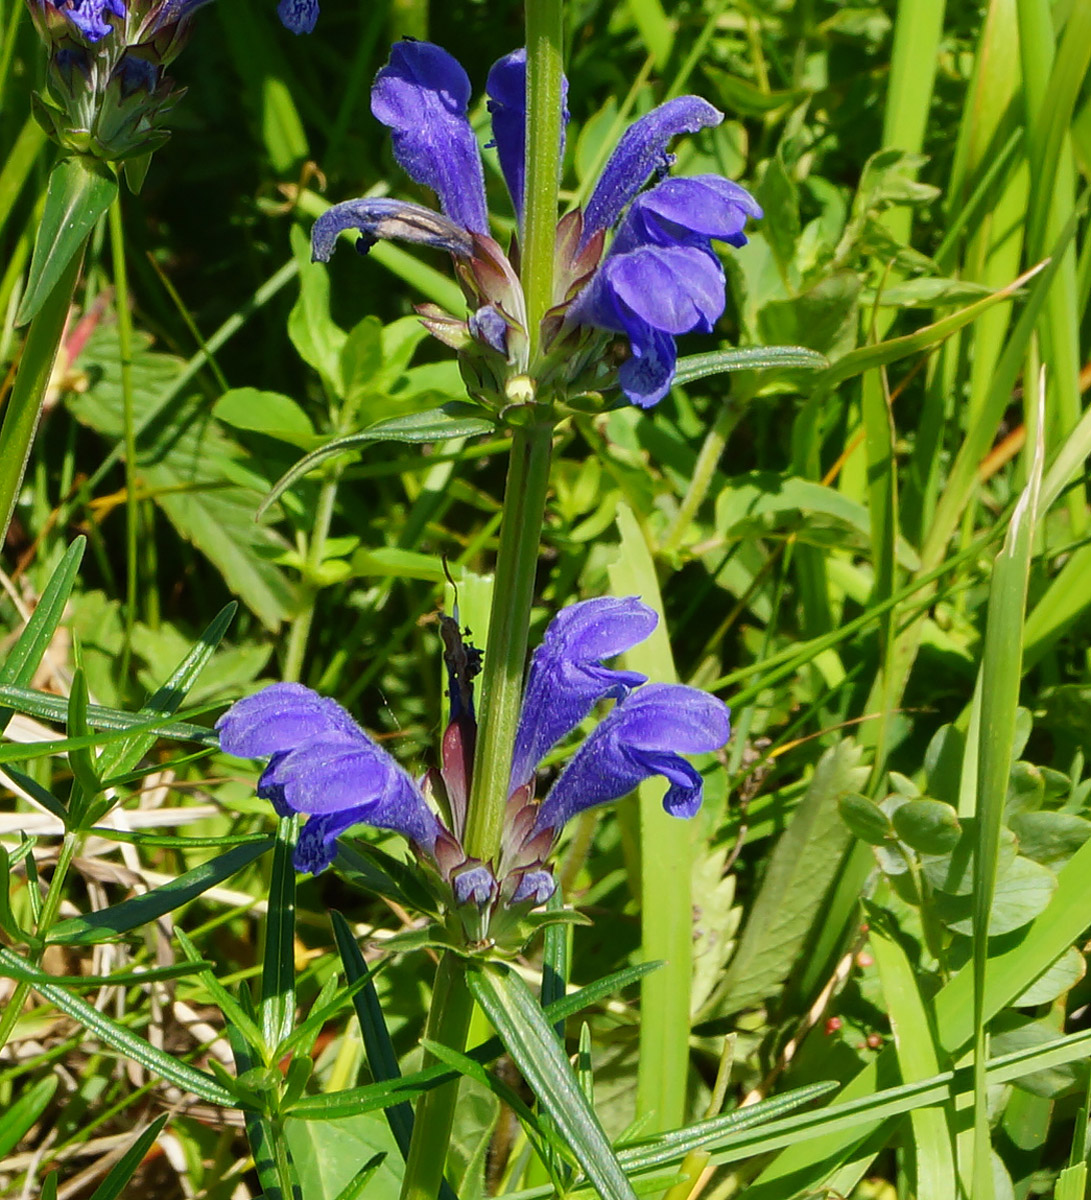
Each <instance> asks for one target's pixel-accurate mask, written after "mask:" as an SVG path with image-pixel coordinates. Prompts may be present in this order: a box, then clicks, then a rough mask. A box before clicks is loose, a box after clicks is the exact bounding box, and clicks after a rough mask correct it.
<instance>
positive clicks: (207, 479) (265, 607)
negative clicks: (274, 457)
mask: <svg viewBox="0 0 1091 1200" xmlns="http://www.w3.org/2000/svg"><path fill="white" fill-rule="evenodd" d="M148 345H149V339H148V338H147V337H143V338H139V337H138V338H137V339H136V350H135V353H134V359H133V368H132V370H133V392H134V402H135V408H136V419H137V422H138V424H139V422H140V419H141V416H142V414H143V413H144V412H147V411H149V410H150V409H152V408H153V406H154V404H155V401H156V397H157V396H158V395H159V394H160V393H161V392H163V391H164V390H166V389H167V388H168V387H170V386H171V384H172V382H173V380H174V379H176V378H177V376H178V375H179V374H180V372H181V370H182V366H183V364H182V362H181V360H179V359H177V358H174V357H173V356H171V355H166V354H157V353H152V352H151V351H149V350H148ZM80 362H81V365H82V366H83V367H84V369H85V370H86V371H87V373H88V375H89V376H90V379H91V382H90V386H89V387H88V388H87V390H86V391H85V392H82V393H79V394H74V395H71V396H69V398H68V405H69V407H70V408H71V410H72V412H73V413H74V414H75V416H76V418H77V419H78V420H79V421H81V422H82V423H83V424H85V425H88V426H90V427H91V428H92V429H94V430H95V431H96V432H97V433H101V434H103V435H104V436H105V437H106V438H108V439H109V440H111V441H120V440H121V438H122V435H123V430H124V420H123V416H122V413H123V404H122V392H121V367H120V354H119V351H118V348H117V339H116V336H115V335H114V334H113V333H112V332H109V331H102V330H100V331H97V332H96V333H95V334H94V335H93V336H92V337H91V339H90V340H89V342H88V345H87V348H86V350H85V351H84V354H83V355H82V356H81V360H80ZM244 458H245V454H244V452H243V451H242V449H241V448H240V447H239V446H238V445H237V444H236V443H235V442H233V441H232V440H231V439H230V438H229V437H228V436H227V435H226V434H225V433H224V431H223V429H222V428H221V426H220V425H219V423H218V422H216V421H215V420H213V419H212V418H211V417H210V416H209V415H208V413H207V411H206V405H205V401H204V400H203V399H202V398H201V397H199V396H190V397H188V398H186V399H184V400H181V401H180V402H178V403H177V404H172V405H170V406H168V408H167V410H166V411H165V412H163V413H162V414H161V415H160V416H158V417H156V418H155V420H153V421H152V423H151V425H150V426H149V427H148V429H146V430H145V431H144V433H143V434H142V435H141V436H140V439H139V442H138V461H137V474H138V476H139V478H140V479H141V481H142V482H143V484H144V486H145V487H146V488H147V489H148V492H149V494H150V496H151V498H152V499H153V500H154V501H155V502H156V504H157V505H158V506H159V507H160V508H161V509H162V511H163V513H164V514H165V515H166V517H167V519H168V520H169V521H170V522H171V524H172V525H173V526H174V527H175V529H176V530H177V531H178V533H179V534H180V535H181V536H182V537H183V538H184V539H185V540H186V541H188V542H192V543H193V545H194V546H196V547H197V549H198V550H200V551H201V553H202V554H204V555H205V556H206V557H207V558H208V559H209V560H210V561H211V562H212V563H213V565H214V566H215V567H216V568H217V570H219V572H220V573H221V574H222V575H223V578H224V582H225V583H226V584H227V586H228V587H229V588H230V589H231V591H232V592H234V593H235V594H236V595H237V596H238V597H239V599H240V600H242V602H243V603H244V604H245V605H246V606H247V608H249V609H250V611H251V612H253V613H254V614H255V616H257V617H258V618H259V619H260V620H261V622H262V624H263V625H265V626H266V628H268V629H276V628H277V627H278V626H279V625H280V623H281V622H282V621H283V620H284V619H285V618H286V617H287V616H288V615H289V613H290V612H292V611H293V609H294V607H295V588H294V587H293V586H292V584H291V583H289V581H288V579H287V577H286V576H285V575H284V573H283V572H282V571H281V569H280V568H279V567H278V566H276V565H275V563H274V562H273V561H272V560H273V559H274V558H275V557H276V556H278V555H280V554H282V553H283V552H284V551H285V550H286V549H287V548H288V547H287V543H286V542H284V540H283V539H282V538H281V537H280V536H279V535H278V534H276V533H274V532H273V531H272V530H270V529H267V528H265V527H264V526H261V525H258V524H257V523H256V522H255V520H254V512H255V510H256V508H257V506H258V503H259V502H260V499H261V497H260V495H258V493H256V492H250V491H248V490H246V489H245V488H242V487H238V486H236V485H233V484H229V483H227V482H226V475H227V469H228V466H229V464H231V463H232V462H237V461H239V460H241V459H244Z"/></svg>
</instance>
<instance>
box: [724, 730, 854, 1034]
mask: <svg viewBox="0 0 1091 1200" xmlns="http://www.w3.org/2000/svg"><path fill="white" fill-rule="evenodd" d="M861 753H862V752H861V749H860V747H859V746H857V745H856V744H855V743H854V742H852V741H849V740H845V741H841V742H838V743H837V745H835V746H832V747H831V748H830V749H829V750H827V751H826V753H825V754H823V755H822V758H821V759H820V760H819V763H818V766H817V767H816V768H815V773H814V776H813V777H812V779H811V782H810V784H809V786H808V788H807V792H806V794H805V795H804V797H803V799H802V800H801V801H800V804H799V807H798V808H797V809H796V810H795V812H794V813H793V814H792V819H791V822H790V824H789V826H788V828H787V829H786V830H785V832H784V833H783V834H782V835H781V838H780V840H779V841H778V842H777V845H776V848H775V849H774V850H773V853H772V855H771V857H770V858H769V864H768V867H767V868H766V872H765V877H764V879H763V880H762V885H761V888H760V890H759V891H758V895H757V898H756V899H755V901H754V904H753V906H752V908H751V910H750V914H749V917H748V919H747V922H746V926H745V927H744V929H743V933H742V937H741V938H740V940H739V946H738V949H737V950H736V951H735V955H734V957H733V958H732V960H731V962H730V963H729V965H728V968H727V973H726V975H725V977H724V980H723V982H722V983H721V985H720V987H719V988H718V989H717V994H716V997H715V999H714V1000H713V1001H712V1003H711V1004H710V1006H709V1008H710V1012H712V1013H714V1014H715V1015H717V1016H726V1015H729V1014H730V1013H733V1012H738V1011H739V1010H740V1009H743V1008H746V1007H747V1006H748V1005H750V1004H754V1003H757V1002H758V1001H760V1000H764V999H765V998H766V997H768V996H770V995H772V994H774V993H776V992H777V991H778V990H779V988H780V986H781V985H782V984H783V983H784V981H785V980H786V979H788V977H789V975H790V974H791V972H792V969H793V967H794V966H795V964H796V962H797V960H798V958H799V955H800V954H801V952H802V951H803V950H804V948H805V947H806V946H807V944H808V939H809V936H810V935H811V932H812V930H813V929H815V928H816V927H817V926H818V925H819V924H820V923H821V921H822V919H823V915H824V913H823V899H824V897H825V895H826V893H827V891H828V889H829V888H830V887H831V886H832V884H833V882H834V880H835V878H836V875H837V873H838V870H839V868H840V864H841V858H842V855H843V854H844V852H845V849H846V848H847V846H848V845H849V841H850V839H849V833H848V830H847V829H846V828H845V826H844V824H843V822H842V820H841V817H840V813H839V811H838V801H839V800H840V799H841V797H842V796H845V795H848V794H849V793H851V792H855V791H856V790H857V789H858V788H859V787H860V786H861V785H862V784H863V782H864V780H865V779H866V777H867V774H868V769H867V767H864V766H861V765H860V758H861Z"/></svg>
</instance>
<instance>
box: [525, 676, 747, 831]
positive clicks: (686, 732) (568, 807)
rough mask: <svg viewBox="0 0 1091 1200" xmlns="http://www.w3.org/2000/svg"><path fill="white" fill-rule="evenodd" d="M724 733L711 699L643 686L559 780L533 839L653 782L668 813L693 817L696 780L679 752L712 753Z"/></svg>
mask: <svg viewBox="0 0 1091 1200" xmlns="http://www.w3.org/2000/svg"><path fill="white" fill-rule="evenodd" d="M730 732H731V726H730V722H729V720H728V710H727V707H726V706H725V705H724V704H723V703H722V702H721V701H720V700H717V699H716V698H715V697H714V696H709V695H707V694H706V693H705V692H700V691H698V690H697V689H696V688H691V687H685V686H684V685H683V684H677V683H649V684H647V685H645V686H644V687H642V688H640V689H638V690H637V691H635V692H633V693H632V694H631V695H629V696H626V698H625V699H624V700H622V701H621V702H620V703H619V704H618V705H617V707H616V708H615V709H614V710H613V711H612V712H611V713H610V715H609V716H608V717H606V718H605V720H603V722H602V723H601V724H600V725H599V726H598V728H597V729H596V730H595V731H594V733H592V734H591V736H590V737H589V738H588V739H587V741H586V742H584V744H583V745H582V746H581V747H580V749H579V751H578V752H577V753H576V755H575V757H574V758H573V759H572V761H571V762H570V763H569V764H568V766H567V767H565V769H564V770H563V771H562V772H561V775H560V778H559V779H558V780H557V782H556V783H555V784H554V785H553V788H552V790H551V791H550V793H549V795H548V796H547V797H546V798H545V800H544V801H543V802H542V805H541V807H540V809H539V810H538V818H537V822H536V824H535V826H534V832H535V833H536V834H537V833H541V832H543V831H544V830H549V829H552V830H557V829H560V827H561V826H562V825H564V824H565V822H566V821H569V820H571V819H572V817H574V816H576V815H577V814H578V813H581V812H583V811H584V810H586V809H588V808H595V807H597V806H598V805H600V804H606V803H607V802H609V801H610V800H617V799H619V798H620V797H621V796H626V795H628V794H629V792H631V791H632V790H633V789H634V788H635V787H636V786H637V785H638V784H640V783H642V782H643V781H644V780H645V779H649V778H650V777H651V776H653V775H662V776H663V777H664V778H665V779H666V780H667V781H668V783H669V784H670V787H669V788H668V790H667V794H666V795H665V796H664V797H663V807H664V808H665V809H666V810H667V812H669V813H670V814H671V816H673V817H692V816H693V815H694V814H695V813H696V812H697V810H698V809H699V808H700V807H701V796H702V781H701V776H700V774H698V772H697V771H696V770H694V768H693V767H692V766H690V764H689V763H688V762H686V760H685V759H684V758H682V757H681V756H680V754H679V753H678V752H679V751H681V752H682V753H684V754H707V753H709V752H711V751H713V750H718V749H719V748H720V747H721V746H722V745H723V744H724V742H726V741H727V739H728V736H729V734H730Z"/></svg>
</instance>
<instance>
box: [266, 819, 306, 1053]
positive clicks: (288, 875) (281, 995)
mask: <svg viewBox="0 0 1091 1200" xmlns="http://www.w3.org/2000/svg"><path fill="white" fill-rule="evenodd" d="M298 829H299V818H298V817H291V816H289V817H281V818H280V819H279V820H278V821H277V836H276V844H275V845H274V847H273V871H272V877H271V879H270V881H269V916H268V919H267V921H266V929H265V952H264V955H263V957H262V965H261V1003H260V1004H259V1005H258V1015H259V1017H260V1022H261V1032H262V1036H263V1037H264V1039H265V1044H266V1045H267V1046H279V1045H280V1043H281V1042H282V1041H284V1039H285V1038H286V1037H287V1036H288V1035H289V1034H290V1033H291V1032H292V1025H293V1023H294V1021H295V867H294V866H293V865H292V850H293V848H294V847H295V841H296V833H297V832H298Z"/></svg>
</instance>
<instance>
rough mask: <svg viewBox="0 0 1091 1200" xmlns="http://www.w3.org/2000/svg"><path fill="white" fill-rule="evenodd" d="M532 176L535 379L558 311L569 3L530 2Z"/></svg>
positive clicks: (530, 316)
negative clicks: (550, 320)
mask: <svg viewBox="0 0 1091 1200" xmlns="http://www.w3.org/2000/svg"><path fill="white" fill-rule="evenodd" d="M526 25H527V171H526V200H525V210H524V213H523V221H524V224H523V265H522V282H523V294H524V295H525V296H526V302H527V323H528V325H529V329H528V330H527V333H528V335H529V338H530V362H531V370H532V373H533V364H534V360H535V358H536V357H537V355H538V349H539V333H540V326H541V322H542V317H544V316H545V314H546V312H547V311H548V310H549V309H550V308H552V306H553V260H554V257H555V253H556V236H557V186H558V183H559V182H560V175H561V105H562V96H561V82H562V80H563V78H564V3H563V0H527V4H526Z"/></svg>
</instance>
